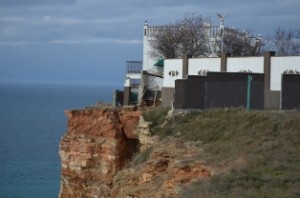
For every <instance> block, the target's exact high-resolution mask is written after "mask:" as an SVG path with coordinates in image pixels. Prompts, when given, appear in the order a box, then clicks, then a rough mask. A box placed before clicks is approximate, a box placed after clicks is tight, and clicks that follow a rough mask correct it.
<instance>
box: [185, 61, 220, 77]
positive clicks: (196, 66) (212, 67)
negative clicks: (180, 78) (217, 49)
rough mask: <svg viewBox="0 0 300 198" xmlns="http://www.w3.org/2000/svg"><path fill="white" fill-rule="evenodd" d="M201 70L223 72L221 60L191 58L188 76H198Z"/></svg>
mask: <svg viewBox="0 0 300 198" xmlns="http://www.w3.org/2000/svg"><path fill="white" fill-rule="evenodd" d="M200 70H208V71H214V72H218V71H221V58H191V59H189V71H188V75H198V72H199V71H200Z"/></svg>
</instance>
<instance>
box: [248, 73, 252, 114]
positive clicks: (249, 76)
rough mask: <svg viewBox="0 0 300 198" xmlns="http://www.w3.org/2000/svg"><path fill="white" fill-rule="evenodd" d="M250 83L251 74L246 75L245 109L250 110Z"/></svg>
mask: <svg viewBox="0 0 300 198" xmlns="http://www.w3.org/2000/svg"><path fill="white" fill-rule="evenodd" d="M251 84H252V76H251V75H248V83H247V111H249V110H250V107H251V105H250V104H251Z"/></svg>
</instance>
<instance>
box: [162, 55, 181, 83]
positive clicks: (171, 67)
mask: <svg viewBox="0 0 300 198" xmlns="http://www.w3.org/2000/svg"><path fill="white" fill-rule="evenodd" d="M170 72H175V73H176V72H178V75H175V76H172V75H170V74H169V73H170ZM177 79H182V59H165V61H164V80H163V87H173V88H174V87H175V80H177Z"/></svg>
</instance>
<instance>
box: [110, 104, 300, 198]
mask: <svg viewBox="0 0 300 198" xmlns="http://www.w3.org/2000/svg"><path fill="white" fill-rule="evenodd" d="M167 112H168V110H167V109H164V108H158V109H152V110H148V111H145V112H144V113H143V115H144V118H145V120H146V121H149V122H151V124H150V132H151V133H152V135H157V136H158V137H159V138H158V139H159V140H157V142H156V143H155V144H154V145H153V146H152V147H151V148H149V149H146V150H144V151H142V152H140V153H138V154H136V156H135V158H134V159H133V161H132V162H131V163H130V164H128V166H127V167H126V168H124V169H123V170H121V171H120V172H119V173H118V174H117V175H116V176H115V177H114V182H113V183H114V187H113V195H114V196H115V197H126V196H127V197H300V112H299V111H289V112H271V111H250V112H247V111H245V110H244V109H217V110H209V111H203V112H189V113H178V112H177V113H173V114H169V115H167Z"/></svg>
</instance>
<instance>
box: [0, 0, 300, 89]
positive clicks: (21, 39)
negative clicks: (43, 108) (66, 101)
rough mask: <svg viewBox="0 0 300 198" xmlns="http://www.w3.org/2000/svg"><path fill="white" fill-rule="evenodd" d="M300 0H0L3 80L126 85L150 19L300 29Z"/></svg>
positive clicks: (0, 74) (264, 31) (263, 30)
mask: <svg viewBox="0 0 300 198" xmlns="http://www.w3.org/2000/svg"><path fill="white" fill-rule="evenodd" d="M299 10H300V0H265V1H262V0H252V1H246V0H245V1H244V0H226V1H224V0H210V1H204V0H185V1H179V0H177V1H175V0H151V1H143V0H106V1H104V0H0V82H28V83H77V84H98V85H101V84H113V85H120V86H122V85H123V78H124V72H125V61H126V60H142V36H143V25H144V21H145V20H147V21H148V24H149V25H163V24H167V23H169V22H175V21H176V20H178V19H181V18H183V17H184V15H185V14H187V13H195V14H201V15H203V16H204V17H209V18H210V19H211V21H212V23H213V25H218V18H217V16H216V13H224V14H226V19H225V26H229V27H232V26H234V27H236V28H238V29H250V30H252V31H253V32H254V33H255V34H262V36H265V35H266V34H268V33H270V32H272V31H274V29H276V28H277V27H279V26H281V27H284V28H287V29H300V11H299Z"/></svg>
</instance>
